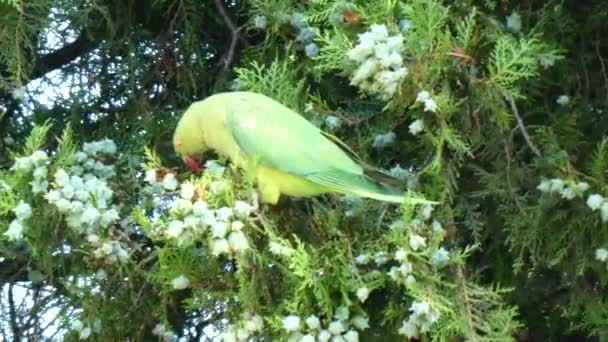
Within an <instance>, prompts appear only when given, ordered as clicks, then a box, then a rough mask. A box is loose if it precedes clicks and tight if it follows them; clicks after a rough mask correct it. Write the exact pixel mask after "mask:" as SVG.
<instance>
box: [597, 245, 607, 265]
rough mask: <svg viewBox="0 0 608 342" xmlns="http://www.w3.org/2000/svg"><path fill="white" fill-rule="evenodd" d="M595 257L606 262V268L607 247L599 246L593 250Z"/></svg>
mask: <svg viewBox="0 0 608 342" xmlns="http://www.w3.org/2000/svg"><path fill="white" fill-rule="evenodd" d="M595 259H596V260H597V261H601V262H603V263H605V264H606V267H607V268H608V249H606V248H604V247H600V248H598V249H596V250H595Z"/></svg>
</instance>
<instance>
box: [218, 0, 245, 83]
mask: <svg viewBox="0 0 608 342" xmlns="http://www.w3.org/2000/svg"><path fill="white" fill-rule="evenodd" d="M213 3H214V4H215V7H216V8H217V10H218V11H219V12H220V15H221V16H222V18H223V19H224V23H225V24H226V26H228V28H229V29H230V33H231V34H232V37H231V38H230V46H229V48H228V52H227V53H226V59H224V67H223V68H222V71H224V72H225V71H226V70H228V68H229V67H230V65H231V64H232V60H233V59H234V51H235V49H236V42H237V41H238V39H239V29H238V28H237V27H236V25H235V24H234V22H233V21H232V19H230V17H229V16H228V13H226V9H225V8H224V4H222V0H213Z"/></svg>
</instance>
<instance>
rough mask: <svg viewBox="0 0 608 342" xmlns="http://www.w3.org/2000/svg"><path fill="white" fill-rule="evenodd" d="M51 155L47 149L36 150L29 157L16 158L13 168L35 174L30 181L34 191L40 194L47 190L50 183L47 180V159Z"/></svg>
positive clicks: (24, 172)
mask: <svg viewBox="0 0 608 342" xmlns="http://www.w3.org/2000/svg"><path fill="white" fill-rule="evenodd" d="M48 159H49V156H48V155H47V153H46V152H45V151H41V150H38V151H35V152H34V153H32V154H31V155H29V156H27V157H19V158H16V159H15V164H14V165H13V166H12V167H11V170H15V171H17V172H20V173H23V174H29V173H30V172H31V173H32V174H33V178H34V179H33V180H32V181H31V182H30V185H31V187H32V193H34V194H39V193H43V192H46V191H47V188H48V186H49V183H48V181H47V174H48V168H47V161H48Z"/></svg>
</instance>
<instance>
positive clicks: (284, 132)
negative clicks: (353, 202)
mask: <svg viewBox="0 0 608 342" xmlns="http://www.w3.org/2000/svg"><path fill="white" fill-rule="evenodd" d="M233 100H234V101H233V102H231V103H230V106H227V113H226V126H227V129H228V130H229V131H230V132H231V133H232V136H233V138H234V140H235V141H236V143H237V145H238V146H239V148H240V149H241V150H242V151H243V153H245V154H246V155H247V156H248V157H249V158H259V159H258V160H259V162H260V163H261V164H262V165H265V166H268V167H271V168H273V169H276V170H279V171H282V172H285V173H289V174H293V175H298V176H301V177H304V178H306V179H308V180H310V181H312V182H315V183H317V184H320V185H323V186H325V187H327V188H328V189H331V190H334V191H337V192H341V193H355V194H361V195H364V196H369V197H376V198H378V199H382V200H387V201H392V202H401V201H402V199H403V193H402V192H401V191H400V190H399V189H394V188H389V187H385V186H382V185H380V184H378V183H377V182H375V181H373V180H372V179H370V178H369V177H368V176H366V175H364V173H363V168H362V167H361V166H360V165H359V164H357V163H355V162H354V161H353V160H352V159H351V158H350V157H348V155H347V154H346V153H345V152H344V151H343V150H342V149H340V148H339V147H338V146H337V145H335V144H334V143H333V142H331V141H330V140H328V139H327V138H326V137H325V136H324V135H323V134H322V132H321V131H320V130H319V129H318V128H317V127H315V126H314V125H312V124H311V123H310V122H308V121H307V120H306V119H305V118H303V117H302V116H300V115H299V114H297V113H296V112H294V111H292V110H291V109H289V108H287V107H285V106H283V105H281V104H280V103H278V102H276V101H274V100H271V99H269V98H267V97H265V96H261V95H258V94H251V95H248V94H241V95H238V96H236V97H235V98H234V99H233Z"/></svg>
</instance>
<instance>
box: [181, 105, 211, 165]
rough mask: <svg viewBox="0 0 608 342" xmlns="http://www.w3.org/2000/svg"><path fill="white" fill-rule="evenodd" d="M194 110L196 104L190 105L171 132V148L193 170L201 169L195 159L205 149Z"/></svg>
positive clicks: (199, 156) (200, 155)
mask: <svg viewBox="0 0 608 342" xmlns="http://www.w3.org/2000/svg"><path fill="white" fill-rule="evenodd" d="M196 112H197V106H196V104H193V105H191V106H190V107H189V108H188V110H186V112H185V113H184V115H183V116H182V117H181V119H180V120H179V122H178V124H177V127H176V128H175V133H174V134H173V149H174V150H175V152H176V153H177V154H178V155H180V156H181V157H182V160H183V162H184V164H186V166H188V168H189V169H190V170H192V171H193V172H199V171H200V170H201V167H200V165H199V163H198V162H197V159H199V158H201V157H202V155H203V153H205V151H206V150H207V146H206V144H205V139H204V136H203V132H202V129H201V125H200V122H199V120H198V118H199V116H197V115H196Z"/></svg>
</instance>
